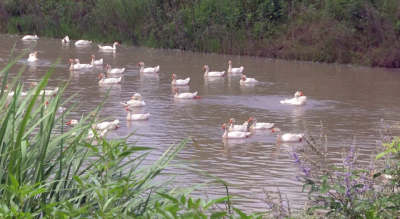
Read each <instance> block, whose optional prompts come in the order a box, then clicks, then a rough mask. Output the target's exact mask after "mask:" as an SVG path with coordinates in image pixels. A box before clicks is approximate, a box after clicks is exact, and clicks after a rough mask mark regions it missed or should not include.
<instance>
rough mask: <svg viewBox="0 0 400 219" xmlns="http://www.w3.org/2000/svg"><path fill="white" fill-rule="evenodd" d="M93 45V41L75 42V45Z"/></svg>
mask: <svg viewBox="0 0 400 219" xmlns="http://www.w3.org/2000/svg"><path fill="white" fill-rule="evenodd" d="M91 43H92V41H89V40H78V41H76V42H75V45H89V44H91Z"/></svg>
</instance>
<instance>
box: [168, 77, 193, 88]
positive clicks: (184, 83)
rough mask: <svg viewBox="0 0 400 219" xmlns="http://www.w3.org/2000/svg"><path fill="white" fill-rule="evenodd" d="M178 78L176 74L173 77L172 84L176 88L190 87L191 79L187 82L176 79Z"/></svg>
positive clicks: (187, 79) (186, 80)
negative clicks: (181, 86) (180, 86)
mask: <svg viewBox="0 0 400 219" xmlns="http://www.w3.org/2000/svg"><path fill="white" fill-rule="evenodd" d="M176 78H177V77H176V74H173V75H172V82H171V84H172V85H176V86H179V85H189V81H190V78H186V79H185V80H183V79H176Z"/></svg>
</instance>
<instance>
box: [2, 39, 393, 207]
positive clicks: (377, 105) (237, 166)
mask: <svg viewBox="0 0 400 219" xmlns="http://www.w3.org/2000/svg"><path fill="white" fill-rule="evenodd" d="M19 39H20V37H19V36H18V37H10V36H9V35H0V43H1V45H2V46H3V47H2V50H0V63H1V66H5V65H6V63H7V61H8V58H9V55H10V54H11V50H12V47H13V45H14V43H15V42H17V44H16V49H15V51H14V55H18V54H20V53H22V52H25V51H26V50H27V49H30V50H29V51H31V50H35V51H38V53H39V57H38V58H39V61H38V62H36V63H28V61H27V56H26V57H22V58H21V60H19V61H18V62H17V63H16V64H15V66H13V67H12V68H11V70H10V79H12V77H13V76H15V75H16V74H17V73H18V71H19V69H21V67H23V66H27V69H26V71H25V72H24V73H23V74H22V80H23V82H24V83H26V85H29V83H30V82H32V81H39V80H40V78H41V77H42V76H44V75H45V74H46V71H47V70H48V69H49V68H50V67H52V66H53V65H54V63H55V62H56V61H57V60H58V59H60V63H59V64H57V65H55V70H54V73H53V75H52V77H51V79H50V80H49V87H56V86H58V85H60V83H65V82H67V81H68V80H69V79H70V83H69V84H68V87H67V89H66V91H65V98H68V97H70V96H71V95H73V94H75V93H76V92H78V91H81V92H80V93H79V94H78V95H77V96H75V97H74V98H73V100H71V101H70V102H69V103H67V104H66V105H65V106H64V107H69V106H70V104H72V103H75V102H77V103H78V105H77V106H76V108H74V109H73V110H72V111H71V112H70V113H69V114H68V115H66V118H65V119H66V120H68V119H79V118H80V117H81V116H82V115H87V114H88V113H90V112H92V111H93V110H95V109H96V107H97V106H98V105H99V104H100V103H101V102H102V100H103V98H104V97H105V95H106V94H107V92H109V95H108V99H107V100H106V102H105V103H104V106H103V108H102V109H101V110H100V113H99V115H100V118H107V119H109V120H113V119H119V120H120V126H121V128H120V129H118V130H114V131H110V132H109V133H108V134H107V138H108V139H113V138H125V137H126V136H127V135H128V134H130V133H132V132H134V134H133V135H132V136H131V137H129V138H128V141H130V142H135V141H137V145H138V146H149V147H153V148H155V150H154V152H153V153H152V155H151V156H150V157H149V160H155V159H156V158H157V157H158V156H160V155H161V154H162V153H163V152H164V151H165V150H166V149H167V148H168V147H169V146H170V145H171V144H174V143H177V142H179V141H181V140H183V139H185V138H186V137H188V136H191V137H193V138H194V139H196V142H197V143H198V146H195V144H194V143H193V142H192V141H191V142H189V143H188V145H186V147H185V148H184V149H183V150H182V151H181V152H180V153H179V155H178V161H179V159H180V160H184V161H190V162H189V164H188V165H189V166H191V167H194V168H196V169H198V170H201V171H205V172H207V173H209V174H212V175H214V176H217V177H219V178H221V179H223V180H226V181H228V182H231V183H232V184H234V185H236V186H235V187H233V188H232V190H231V193H232V195H238V196H242V197H246V198H245V199H240V202H238V204H237V207H239V208H241V209H248V210H249V211H250V210H252V209H257V210H264V209H265V206H264V205H263V204H262V203H260V202H259V201H257V200H255V199H253V197H254V196H253V194H252V191H258V190H259V189H260V188H266V189H268V190H269V189H270V190H275V188H276V186H277V185H278V186H279V188H280V190H281V191H283V192H284V194H285V195H287V196H288V198H289V199H290V201H291V203H293V204H294V205H295V206H296V207H301V206H303V203H304V201H305V200H306V199H305V198H304V197H305V196H304V194H302V193H301V189H302V186H301V185H300V184H299V183H298V182H296V181H294V180H293V179H294V178H295V176H296V175H297V174H298V173H299V172H301V171H299V169H298V165H297V164H295V163H294V162H293V160H292V158H291V156H290V153H289V152H290V150H291V144H277V142H276V134H274V133H270V132H269V130H258V131H256V132H253V133H252V135H251V136H250V138H247V139H241V140H231V139H229V140H222V139H221V137H222V134H223V132H224V131H223V130H221V126H222V124H223V123H227V122H228V121H229V119H230V118H235V119H236V123H237V124H243V122H244V121H245V120H247V119H248V118H249V117H250V116H256V117H257V120H258V121H259V122H270V123H275V126H276V127H279V128H280V129H281V130H282V132H283V133H302V132H304V126H303V118H304V119H305V120H306V121H307V124H308V127H309V128H310V129H311V130H312V131H314V132H316V134H317V135H318V134H319V130H320V128H319V127H318V125H319V124H320V121H322V122H323V125H324V130H325V133H326V134H327V136H328V141H329V147H328V150H329V151H330V152H331V153H332V156H330V159H331V161H330V162H332V163H333V162H334V161H336V160H337V159H340V150H341V149H342V148H343V147H346V146H348V145H351V144H352V142H353V138H354V136H355V137H356V139H358V143H359V144H358V146H359V148H360V157H359V160H363V159H364V160H369V155H370V153H371V151H372V150H373V149H374V147H375V143H374V140H376V139H378V138H379V133H378V132H377V131H376V128H377V125H379V124H380V119H381V118H383V119H386V120H387V121H390V120H394V121H397V120H398V112H399V110H400V101H399V99H398V95H397V93H398V83H397V82H396V81H399V80H400V74H399V71H398V70H392V69H378V68H368V67H354V66H345V65H331V64H315V63H310V62H297V61H285V60H272V59H264V58H254V57H236V56H228V55H210V54H203V53H192V52H181V51H174V50H157V49H148V48H134V47H129V46H120V47H118V48H117V50H116V51H115V52H106V51H104V52H103V51H99V48H98V46H97V45H96V43H92V44H90V45H81V46H76V45H74V43H73V42H74V41H72V43H69V44H62V43H61V40H49V39H46V38H42V37H41V38H40V39H39V40H38V41H21V40H19ZM32 48H33V49H32ZM91 55H95V56H96V59H101V58H103V60H104V66H105V65H106V64H111V65H112V66H113V67H119V68H123V67H125V68H126V71H125V74H123V78H122V82H121V84H115V85H113V86H112V87H111V86H110V85H101V86H100V85H99V83H98V82H99V80H100V79H98V76H99V74H100V73H102V72H104V71H105V69H104V68H102V67H101V66H95V67H93V68H91V69H85V70H82V71H73V72H70V71H69V63H68V60H69V59H70V58H78V59H80V60H81V62H82V63H90V62H91ZM229 60H232V62H233V63H234V66H236V65H237V66H240V65H243V66H244V67H245V68H244V73H245V74H246V76H248V77H253V78H256V79H257V80H259V81H260V82H259V83H256V84H254V85H253V84H249V85H248V84H246V85H240V83H239V80H240V74H239V75H232V74H227V75H226V76H225V77H204V70H202V69H201V68H202V67H203V65H204V63H207V64H208V65H209V66H210V67H211V70H225V71H226V68H227V63H228V61H229ZM139 61H144V62H145V63H149V66H152V65H153V64H154V66H155V65H160V66H161V67H162V68H161V72H160V73H159V74H147V73H145V74H143V73H140V72H139V68H138V67H137V66H136V64H137V63H138V62H139ZM239 62H240V64H239ZM235 63H237V64H236V65H235ZM172 74H177V75H178V76H179V77H180V78H187V77H190V79H191V80H190V85H189V86H185V87H183V86H181V87H180V88H181V91H182V92H195V91H197V92H198V95H200V96H202V98H201V99H198V100H191V99H189V100H183V99H175V98H174V94H175V92H173V88H174V87H173V86H171V75H172ZM9 82H10V81H9ZM28 87H29V86H25V87H24V91H27V90H28V89H29V88H28ZM297 90H299V91H302V92H303V93H304V94H305V95H307V102H306V105H304V106H288V105H282V104H280V101H281V100H284V99H289V98H293V94H294V92H296V91H297ZM133 92H138V93H140V94H141V95H142V97H143V100H144V101H145V102H146V106H145V107H140V108H137V109H136V108H135V109H134V110H135V113H150V114H151V115H150V117H149V120H148V121H126V116H127V114H128V113H127V112H126V111H125V109H126V108H125V107H124V106H122V105H121V104H120V102H123V101H128V100H129V99H130V97H131V96H132V94H133ZM300 145H301V146H303V145H305V143H304V142H303V143H300ZM149 162H150V161H149ZM176 162H177V161H176ZM176 173H178V174H179V176H178V177H177V178H176V182H179V183H180V184H181V185H185V186H187V185H197V184H199V183H203V182H206V181H207V180H208V179H207V178H205V177H204V176H201V175H198V174H196V173H193V172H190V171H186V170H179V172H176ZM207 193H208V194H209V195H210V196H217V195H218V196H223V195H224V194H223V189H218V188H210V189H207ZM198 194H199V195H201V193H198Z"/></svg>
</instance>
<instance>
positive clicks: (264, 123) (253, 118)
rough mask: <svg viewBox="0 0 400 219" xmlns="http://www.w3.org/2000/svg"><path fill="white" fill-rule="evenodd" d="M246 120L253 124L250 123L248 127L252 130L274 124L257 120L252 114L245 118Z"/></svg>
mask: <svg viewBox="0 0 400 219" xmlns="http://www.w3.org/2000/svg"><path fill="white" fill-rule="evenodd" d="M247 121H248V122H251V121H253V124H251V126H250V129H252V130H261V129H270V128H272V127H273V126H274V123H266V122H257V119H256V117H255V116H252V117H250V118H249V120H247Z"/></svg>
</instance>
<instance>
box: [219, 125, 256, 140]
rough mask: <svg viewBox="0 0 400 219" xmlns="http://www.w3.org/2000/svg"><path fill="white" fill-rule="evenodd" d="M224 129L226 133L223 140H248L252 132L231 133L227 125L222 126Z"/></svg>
mask: <svg viewBox="0 0 400 219" xmlns="http://www.w3.org/2000/svg"><path fill="white" fill-rule="evenodd" d="M222 129H225V133H224V134H223V135H222V138H248V137H249V136H250V134H251V132H238V131H233V132H230V131H229V126H227V125H226V124H223V125H222Z"/></svg>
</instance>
